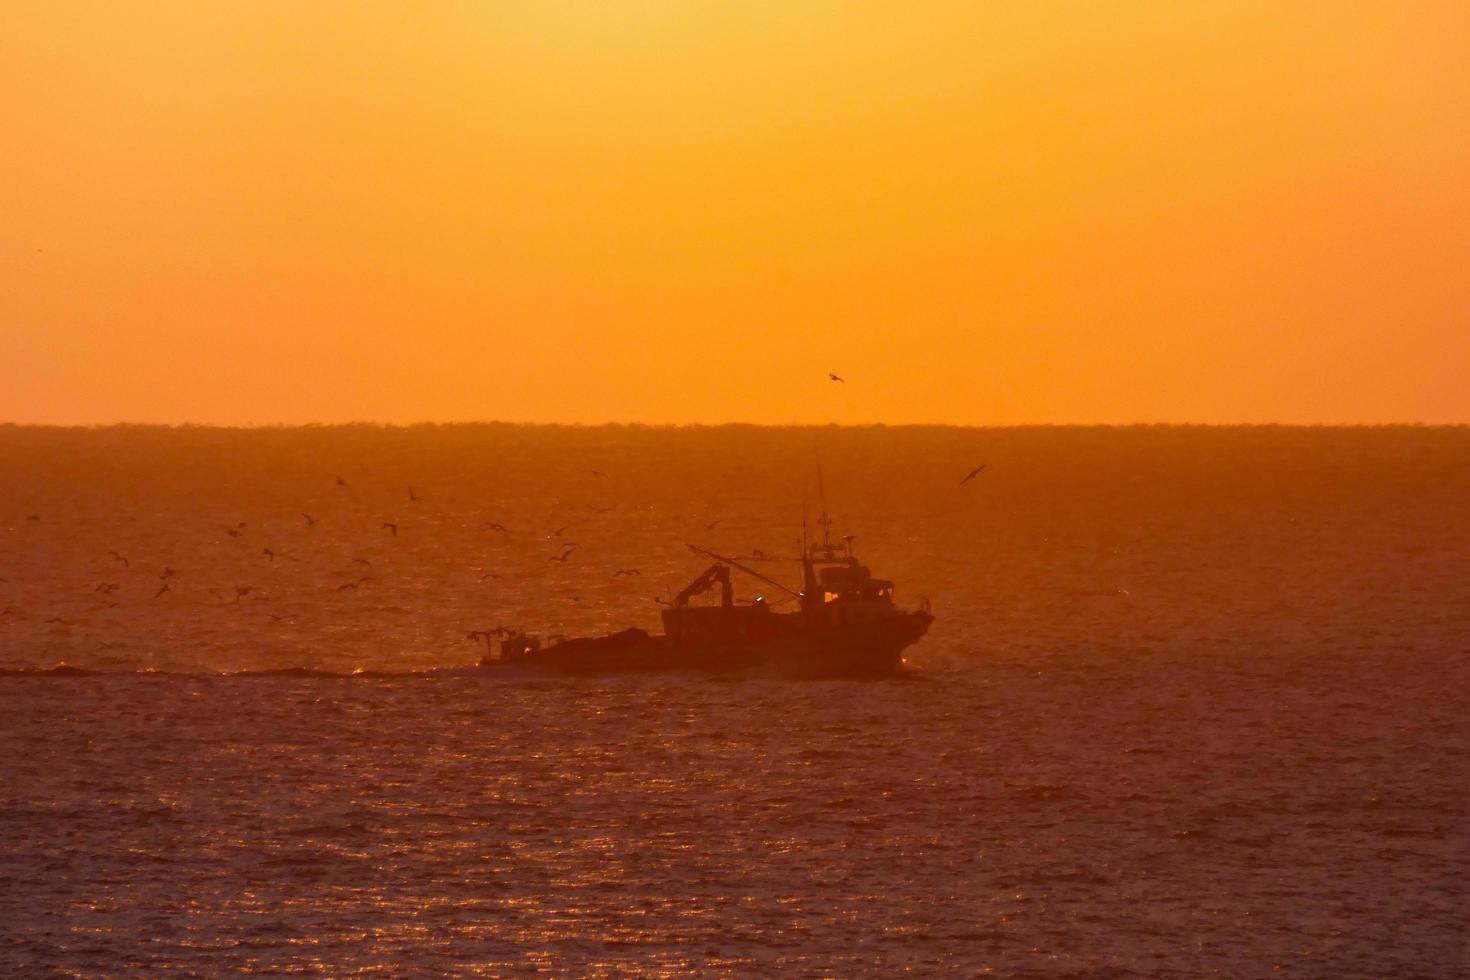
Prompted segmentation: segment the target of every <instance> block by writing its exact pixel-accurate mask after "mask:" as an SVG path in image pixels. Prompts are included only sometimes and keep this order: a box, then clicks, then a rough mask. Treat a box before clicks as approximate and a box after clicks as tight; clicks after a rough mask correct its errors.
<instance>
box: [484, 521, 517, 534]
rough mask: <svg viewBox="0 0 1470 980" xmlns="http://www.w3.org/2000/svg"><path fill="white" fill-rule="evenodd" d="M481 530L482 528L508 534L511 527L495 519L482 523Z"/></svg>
mask: <svg viewBox="0 0 1470 980" xmlns="http://www.w3.org/2000/svg"><path fill="white" fill-rule="evenodd" d="M480 530H482V531H499V532H500V533H501V534H507V533H509V531H510V529H509V528H508V527H506V526H505V525H504V524H497V523H495V522H494V521H490V522H488V523H486V524H481V525H480Z"/></svg>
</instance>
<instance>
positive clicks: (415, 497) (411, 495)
mask: <svg viewBox="0 0 1470 980" xmlns="http://www.w3.org/2000/svg"><path fill="white" fill-rule="evenodd" d="M423 499H424V498H423V497H420V496H419V495H418V494H416V493H414V492H413V487H409V488H408V502H409V503H411V504H416V503H418V502H419V501H420V500H423Z"/></svg>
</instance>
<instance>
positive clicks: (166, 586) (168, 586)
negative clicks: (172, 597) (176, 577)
mask: <svg viewBox="0 0 1470 980" xmlns="http://www.w3.org/2000/svg"><path fill="white" fill-rule="evenodd" d="M171 588H173V585H172V584H171V583H169V582H165V583H163V588H161V589H159V590H158V591H157V592H155V593H153V598H155V599H157V598H159V597H161V596H162V595H163V594H164V593H165V592H167V591H168V590H169V589H171Z"/></svg>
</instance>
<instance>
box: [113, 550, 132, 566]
mask: <svg viewBox="0 0 1470 980" xmlns="http://www.w3.org/2000/svg"><path fill="white" fill-rule="evenodd" d="M108 554H109V555H111V556H112V560H113V561H120V562H122V567H123V568H127V567H128V560H127V559H126V558H124V557H123V556H122V555H120V554H118V553H117V552H115V551H109V552H108Z"/></svg>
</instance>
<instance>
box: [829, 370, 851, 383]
mask: <svg viewBox="0 0 1470 980" xmlns="http://www.w3.org/2000/svg"><path fill="white" fill-rule="evenodd" d="M827 380H828V381H841V382H842V383H843V384H847V382H846V381H843V380H842V379H841V378H839V377H838V376H837V375H835V374H833V373H832V372H830V371H829V372H827Z"/></svg>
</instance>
